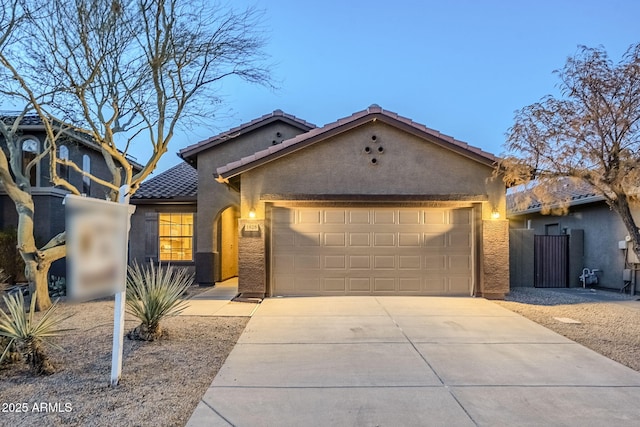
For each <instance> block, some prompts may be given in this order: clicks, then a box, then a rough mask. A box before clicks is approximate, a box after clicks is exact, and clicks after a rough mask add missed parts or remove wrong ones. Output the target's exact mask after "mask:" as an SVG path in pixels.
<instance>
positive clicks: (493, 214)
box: [491, 210, 500, 219]
mask: <svg viewBox="0 0 640 427" xmlns="http://www.w3.org/2000/svg"><path fill="white" fill-rule="evenodd" d="M491 219H500V212H498V211H497V210H493V211H492V212H491Z"/></svg>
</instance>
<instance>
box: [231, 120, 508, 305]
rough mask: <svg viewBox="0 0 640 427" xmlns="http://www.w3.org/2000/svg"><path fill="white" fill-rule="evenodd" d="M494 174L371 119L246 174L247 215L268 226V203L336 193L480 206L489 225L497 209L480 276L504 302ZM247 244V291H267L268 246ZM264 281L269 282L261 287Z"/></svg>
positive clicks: (503, 228) (504, 243) (499, 202)
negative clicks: (453, 201)
mask: <svg viewBox="0 0 640 427" xmlns="http://www.w3.org/2000/svg"><path fill="white" fill-rule="evenodd" d="M374 136H375V140H374V139H373V137H374ZM367 147H368V150H367ZM380 148H381V149H382V150H379V149H380ZM373 159H376V162H375V163H373V162H372V160H373ZM492 173H493V168H492V167H490V166H487V165H483V164H481V163H479V162H477V161H475V160H471V159H469V158H467V157H464V156H462V155H460V154H458V153H454V152H452V151H451V150H447V149H445V148H442V147H440V146H437V145H435V144H433V143H430V142H428V141H425V140H424V139H421V138H419V137H417V136H414V135H411V134H409V133H406V132H404V131H402V130H400V129H397V128H395V127H392V126H389V125H387V124H384V123H381V122H375V123H371V122H370V123H367V124H365V125H363V126H360V127H359V128H357V129H354V130H351V131H348V132H345V133H342V134H339V135H337V136H334V137H333V138H331V139H327V140H324V141H320V142H318V143H316V144H314V145H312V146H309V147H306V148H304V149H302V150H300V151H297V152H294V153H290V154H288V155H287V156H285V157H283V158H280V159H277V160H274V161H272V162H270V163H267V164H264V165H261V166H260V167H257V168H255V169H252V170H249V171H246V172H244V173H243V174H242V175H241V185H242V192H241V193H242V194H241V218H242V219H243V220H247V219H248V218H249V212H250V211H253V212H254V213H255V216H256V219H257V220H259V221H264V220H265V219H267V224H268V218H266V209H265V207H266V203H265V202H267V201H277V200H299V201H303V200H305V199H307V200H314V199H316V200H317V199H318V198H320V199H322V198H324V200H330V199H331V197H330V196H331V195H339V196H345V195H346V196H349V195H351V196H353V200H354V201H356V199H357V201H358V202H362V203H366V201H367V196H376V200H377V201H378V202H379V201H380V200H384V196H389V197H390V198H392V197H393V198H394V200H398V198H400V199H401V198H402V196H407V197H408V198H409V196H411V199H412V200H413V201H414V202H418V201H419V200H422V201H430V202H433V203H436V204H437V202H438V201H451V200H456V201H460V200H464V201H466V202H468V203H471V202H474V203H478V204H479V206H480V208H479V209H478V211H479V217H480V219H481V220H486V221H490V220H491V219H492V213H493V212H496V213H498V214H499V215H500V218H502V220H503V221H500V222H499V224H500V225H499V226H497V225H496V226H487V227H484V228H483V229H482V230H481V232H479V233H478V239H480V241H479V242H477V246H479V248H480V256H481V257H484V258H487V259H486V260H485V261H481V263H483V265H484V269H482V268H480V269H479V272H478V274H477V275H478V277H476V282H477V284H478V286H479V288H478V289H477V292H478V294H483V293H485V294H487V295H490V296H493V297H503V296H504V295H505V294H506V293H508V289H509V271H508V261H509V253H508V226H507V223H506V221H504V218H505V216H506V212H505V189H504V185H503V184H502V182H501V181H500V180H491V176H492ZM327 196H329V197H327ZM415 196H424V197H422V199H420V197H418V198H417V199H416V198H415ZM245 240H246V239H245V237H243V236H242V235H241V237H240V281H239V291H240V292H242V293H244V292H250V293H252V294H253V293H256V292H257V291H260V292H262V293H263V294H264V293H265V292H266V290H267V284H266V280H267V277H268V274H267V268H268V260H267V257H266V255H265V252H266V250H267V249H266V247H265V245H262V246H258V245H256V244H254V243H255V241H252V244H251V245H249V244H248V243H246V244H245V243H244V241H245ZM252 251H260V253H253V252H252ZM484 258H481V259H484ZM489 258H490V259H489ZM243 259H244V260H249V259H252V260H254V261H255V264H254V265H252V266H251V277H248V276H245V275H243V271H248V269H246V268H245V269H243V262H244V261H243ZM265 260H267V262H265ZM259 264H261V266H260V265H259ZM503 267H504V268H503ZM258 268H260V269H261V271H260V272H259V273H258V270H257V269H258ZM257 280H262V283H259V284H258V283H256V281H257ZM485 287H486V290H485V289H484V288H485Z"/></svg>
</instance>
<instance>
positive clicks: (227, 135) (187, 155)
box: [178, 115, 315, 163]
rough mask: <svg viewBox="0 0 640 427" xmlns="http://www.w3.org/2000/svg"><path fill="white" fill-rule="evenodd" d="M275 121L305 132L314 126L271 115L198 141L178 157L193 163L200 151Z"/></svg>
mask: <svg viewBox="0 0 640 427" xmlns="http://www.w3.org/2000/svg"><path fill="white" fill-rule="evenodd" d="M277 121H281V122H284V123H286V124H288V125H291V126H294V127H296V128H298V129H300V130H302V131H305V132H307V131H309V130H311V129H314V128H315V126H314V125H312V124H311V123H307V122H303V121H299V120H294V119H292V118H290V117H288V116H286V115H271V116H269V117H266V118H265V119H263V120H260V121H257V122H255V123H251V122H250V123H251V124H248V125H246V126H244V127H243V125H240V126H239V127H238V128H234V129H231V130H229V131H227V132H224V133H221V134H218V135H216V136H213V137H211V138H207V139H205V140H203V141H200V142H198V143H196V144H194V145H192V146H190V147H186V148H183V149H182V150H180V151H179V152H178V156H179V157H180V158H182V159H183V160H184V161H186V162H189V163H192V162H194V161H195V159H193V157H194V156H196V155H197V154H199V153H201V152H202V151H205V150H208V149H209V148H211V147H215V146H217V145H220V144H223V143H225V142H228V141H231V140H233V139H235V138H237V137H239V136H241V135H245V134H247V133H249V132H253V131H254V130H256V129H259V128H261V127H263V126H265V125H268V124H270V123H273V122H277Z"/></svg>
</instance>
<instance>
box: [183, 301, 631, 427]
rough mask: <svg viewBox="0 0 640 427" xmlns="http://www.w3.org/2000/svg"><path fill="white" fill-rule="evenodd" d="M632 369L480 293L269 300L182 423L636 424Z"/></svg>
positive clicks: (388, 424)
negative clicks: (453, 296)
mask: <svg viewBox="0 0 640 427" xmlns="http://www.w3.org/2000/svg"><path fill="white" fill-rule="evenodd" d="M639 419H640V373H638V372H636V371H633V370H631V369H629V368H627V367H625V366H623V365H620V364H618V363H616V362H613V361H612V360H610V359H608V358H606V357H603V356H600V355H599V354H597V353H595V352H593V351H591V350H588V349H587V348H585V347H583V346H581V345H579V344H576V343H575V342H573V341H570V340H568V339H566V338H564V337H562V336H560V335H558V334H556V333H554V332H551V331H549V330H548V329H546V328H544V327H542V326H539V325H537V324H536V323H534V322H531V321H529V320H527V319H525V318H523V317H521V316H519V315H517V314H515V313H512V312H511V311H508V310H506V309H504V308H502V307H500V306H498V305H497V304H494V303H492V302H490V301H487V300H484V299H480V298H444V297H432V298H431V297H335V298H321V297H315V298H272V299H267V300H265V301H264V302H263V303H262V304H261V305H260V306H259V308H258V309H257V311H256V312H255V314H254V315H253V317H252V318H251V320H250V321H249V324H248V325H247V328H246V329H245V331H244V333H243V334H242V336H241V337H240V340H239V341H238V343H237V345H236V346H235V348H234V349H233V351H232V352H231V354H230V355H229V357H228V358H227V360H226V362H225V363H224V365H223V367H222V368H221V370H220V371H219V373H218V375H217V376H216V378H215V379H214V381H213V383H212V384H211V387H210V388H209V389H208V390H207V392H206V393H205V395H204V396H203V398H202V400H201V402H200V403H199V405H198V406H197V408H196V410H195V412H194V413H193V415H192V417H191V419H190V420H189V422H188V426H229V425H233V426H328V425H330V426H438V425H441V426H474V425H475V426H516V425H527V426H542V425H544V426H558V425H564V426H581V427H583V426H603V425H608V426H627V425H628V426H636V425H638V420H639Z"/></svg>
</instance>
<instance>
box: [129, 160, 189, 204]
mask: <svg viewBox="0 0 640 427" xmlns="http://www.w3.org/2000/svg"><path fill="white" fill-rule="evenodd" d="M197 193H198V172H197V171H196V170H195V169H194V168H193V167H191V166H190V165H189V164H187V163H184V162H180V164H178V165H176V166H174V167H172V168H171V169H168V170H166V171H164V172H162V173H161V174H159V175H157V176H154V177H153V178H151V179H149V180H147V181H145V182H143V183H142V185H140V188H138V191H136V193H135V194H134V195H133V197H132V198H133V199H137V200H141V199H142V200H144V199H148V200H158V199H163V200H167V201H169V200H171V201H184V200H195V198H196V196H197Z"/></svg>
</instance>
